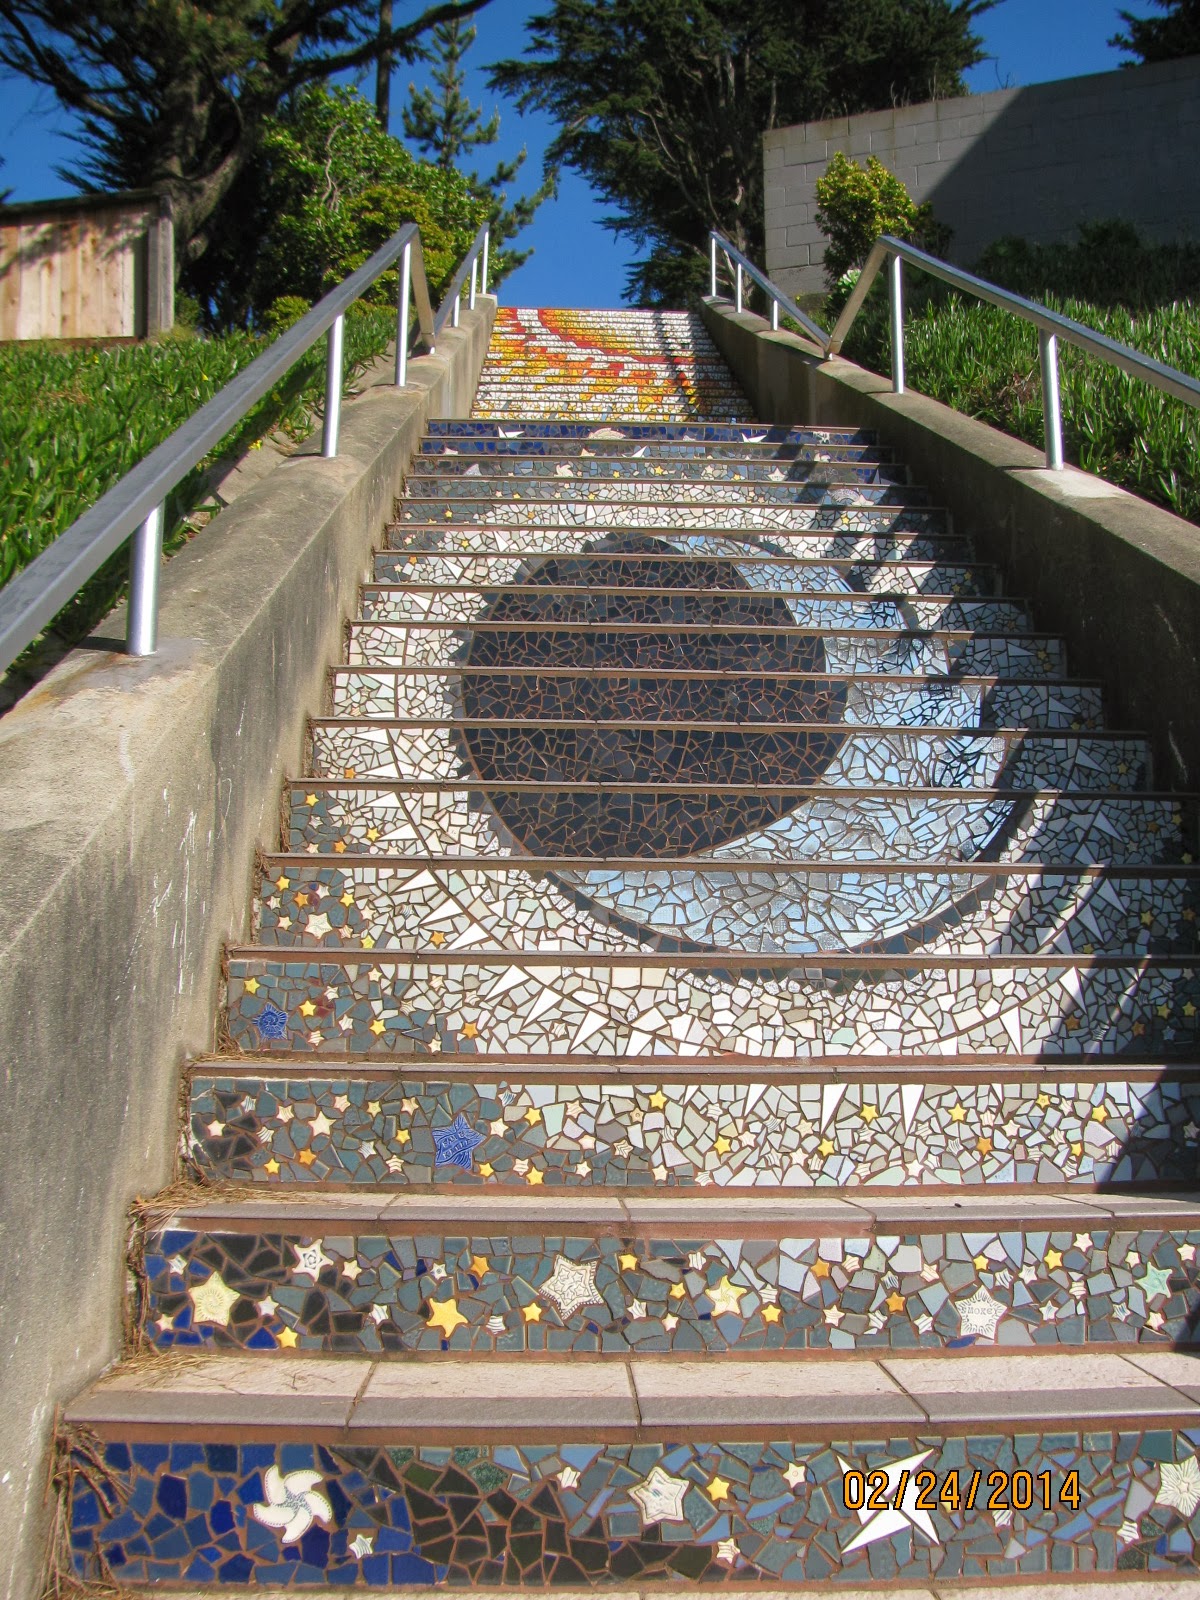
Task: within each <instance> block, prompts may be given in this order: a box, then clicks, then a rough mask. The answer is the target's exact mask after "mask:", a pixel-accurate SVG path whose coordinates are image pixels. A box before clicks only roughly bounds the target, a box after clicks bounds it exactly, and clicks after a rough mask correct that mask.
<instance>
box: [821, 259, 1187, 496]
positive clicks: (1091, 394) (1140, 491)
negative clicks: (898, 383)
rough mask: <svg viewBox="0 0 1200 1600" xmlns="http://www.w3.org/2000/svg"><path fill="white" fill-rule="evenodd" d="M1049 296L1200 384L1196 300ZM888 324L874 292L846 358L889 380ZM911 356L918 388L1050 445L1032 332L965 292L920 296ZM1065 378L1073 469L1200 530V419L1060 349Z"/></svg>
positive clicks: (909, 329)
mask: <svg viewBox="0 0 1200 1600" xmlns="http://www.w3.org/2000/svg"><path fill="white" fill-rule="evenodd" d="M915 276H916V275H915V274H911V275H910V279H909V281H910V284H912V282H913V279H914V278H915ZM913 287H914V288H915V287H916V286H915V284H914V285H913ZM1039 298H1040V299H1041V300H1042V302H1043V304H1046V305H1049V306H1051V307H1052V308H1053V309H1054V310H1056V311H1060V312H1062V313H1063V315H1064V316H1067V317H1070V318H1072V319H1073V320H1074V321H1076V322H1082V323H1085V324H1086V325H1087V326H1089V327H1092V328H1095V329H1097V331H1099V332H1100V333H1105V334H1107V335H1108V336H1109V337H1110V338H1112V339H1115V340H1117V341H1119V342H1120V343H1121V344H1127V345H1130V346H1132V347H1133V348H1134V349H1135V350H1140V351H1142V352H1143V353H1144V354H1146V355H1150V356H1153V357H1155V358H1156V359H1157V360H1159V361H1162V362H1165V363H1166V364H1167V365H1168V366H1172V367H1178V368H1179V369H1180V370H1181V371H1183V372H1186V373H1189V374H1191V375H1197V376H1200V306H1197V305H1196V304H1194V303H1193V302H1192V301H1190V300H1180V301H1177V302H1175V303H1173V304H1168V305H1160V306H1156V307H1150V308H1147V309H1142V310H1136V311H1132V310H1128V309H1125V308H1123V307H1121V306H1104V305H1096V304H1094V303H1092V302H1089V301H1086V300H1077V299H1068V298H1060V297H1058V296H1055V295H1050V294H1044V295H1042V296H1039ZM914 302H915V303H914ZM886 314H887V313H886V300H885V298H884V295H883V293H882V292H881V291H880V290H879V289H876V290H873V291H872V294H871V296H870V297H869V299H868V303H867V306H866V308H864V311H863V313H862V314H861V315H860V317H859V320H858V322H857V323H856V324H855V326H854V329H853V330H852V332H851V337H850V339H849V341H848V342H847V345H846V349H845V354H846V356H847V357H848V359H850V360H852V361H858V362H861V363H862V365H864V366H867V367H870V368H872V370H874V371H876V372H881V373H885V374H886V373H888V372H890V370H891V358H890V352H889V346H888V341H887V327H886ZM904 350H905V364H906V368H907V377H908V383H909V386H910V388H912V389H915V390H917V391H918V392H919V393H921V394H925V395H929V396H930V397H931V398H933V399H935V400H941V401H943V402H944V403H945V404H946V405H950V406H953V407H954V409H955V410H956V411H963V412H966V413H967V414H968V415H969V416H973V417H979V418H980V419H981V420H982V421H984V422H989V423H991V424H993V425H994V426H995V427H997V428H1000V429H1002V430H1003V431H1004V432H1005V433H1009V434H1013V435H1015V436H1016V437H1017V438H1019V439H1024V440H1025V441H1026V442H1027V443H1029V444H1032V445H1036V446H1038V447H1039V448H1040V447H1041V445H1042V443H1043V431H1042V385H1041V369H1040V366H1039V363H1038V341H1037V333H1036V330H1035V329H1033V328H1031V327H1030V326H1029V325H1028V324H1026V323H1023V322H1020V321H1018V320H1017V318H1016V317H1014V316H1011V315H1009V314H1008V313H1006V312H1003V311H1000V310H999V309H997V308H996V307H993V306H987V305H981V304H980V303H979V302H977V301H971V300H967V299H963V298H962V297H960V296H958V295H956V294H952V293H942V292H940V291H935V292H933V293H932V294H926V295H924V296H920V293H919V291H918V293H917V294H912V295H911V296H910V311H909V315H908V317H907V319H906V323H905V339H904ZM1059 371H1060V384H1061V389H1062V411H1063V445H1064V453H1065V455H1066V457H1067V460H1068V461H1070V462H1072V463H1074V464H1075V465H1076V466H1080V467H1083V468H1085V469H1086V470H1087V471H1089V472H1094V473H1096V474H1097V475H1099V476H1100V477H1103V478H1107V479H1108V480H1109V482H1111V483H1116V484H1119V485H1120V486H1121V487H1122V488H1125V489H1129V490H1131V491H1132V492H1133V493H1134V494H1137V495H1141V496H1142V497H1143V498H1144V499H1146V500H1150V501H1153V502H1154V503H1155V504H1156V505H1160V506H1164V507H1166V509H1167V510H1169V511H1173V512H1175V513H1176V515H1178V516H1181V517H1186V518H1188V519H1189V520H1190V521H1192V522H1200V412H1197V411H1196V410H1194V409H1193V408H1192V407H1190V406H1188V405H1185V404H1184V402H1183V401H1181V400H1175V399H1172V398H1171V397H1170V396H1169V395H1165V394H1163V393H1161V392H1160V391H1159V390H1157V389H1153V388H1151V387H1150V386H1149V385H1148V384H1145V383H1143V382H1141V381H1140V380H1139V379H1136V378H1130V377H1127V376H1126V375H1125V374H1124V373H1122V372H1120V371H1118V370H1117V369H1116V368H1115V367H1111V366H1109V365H1108V364H1107V363H1105V362H1102V361H1098V360H1095V359H1094V358H1093V357H1091V356H1088V355H1085V354H1084V353H1083V352H1082V351H1080V350H1077V349H1075V348H1074V347H1072V346H1070V345H1067V344H1064V343H1062V342H1061V341H1060V344H1059Z"/></svg>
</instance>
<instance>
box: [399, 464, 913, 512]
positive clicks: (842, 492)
mask: <svg viewBox="0 0 1200 1600" xmlns="http://www.w3.org/2000/svg"><path fill="white" fill-rule="evenodd" d="M779 478H780V480H783V473H782V472H780V473H779ZM518 484H519V485H520V487H519V488H518V487H517V485H518ZM701 485H702V486H703V491H704V493H703V500H704V504H705V505H714V506H722V505H728V506H777V505H787V506H790V505H814V506H849V507H857V506H863V505H869V506H920V505H925V504H927V503H928V495H927V494H926V493H925V491H923V490H918V489H909V488H903V487H900V486H897V485H894V484H870V483H853V484H841V485H839V484H825V483H819V482H817V483H812V482H799V483H797V482H787V481H779V482H772V481H771V480H770V478H766V479H764V480H754V479H746V478H743V479H742V481H740V482H739V481H736V480H734V481H729V480H725V479H716V478H712V477H710V478H708V479H707V480H705V479H702V478H697V479H689V478H678V477H672V478H669V479H668V478H666V477H663V478H662V480H661V481H660V480H659V478H658V476H657V475H654V476H649V477H646V478H636V479H627V480H626V479H620V478H614V477H605V478H601V477H599V476H598V475H597V476H595V477H591V476H589V477H587V478H581V477H575V476H574V475H567V474H564V473H562V472H558V473H555V474H554V476H553V477H546V478H541V477H537V478H535V477H533V476H531V475H523V476H521V477H519V478H516V479H501V480H500V481H499V482H496V483H493V482H491V481H489V480H488V479H486V478H484V477H482V476H480V477H473V476H471V474H470V473H455V474H454V475H452V476H451V477H450V478H446V477H444V476H443V475H442V474H441V473H431V474H429V475H428V476H423V475H420V474H415V475H413V476H411V477H410V478H409V479H408V481H407V484H406V486H405V495H406V498H407V500H408V503H409V509H410V510H411V512H412V515H413V518H414V520H419V519H420V516H421V513H422V511H423V509H424V502H425V501H427V500H433V501H436V502H438V510H440V509H441V505H442V503H444V502H445V501H446V499H447V498H448V497H449V498H452V499H453V500H454V501H456V502H457V501H462V500H466V501H471V502H475V501H482V502H484V503H485V504H486V503H490V502H492V501H503V502H506V503H507V502H512V501H514V500H519V501H520V502H521V503H522V505H528V504H530V503H534V504H541V503H544V502H558V501H576V500H587V501H597V502H599V503H601V504H606V505H610V504H611V505H631V504H642V505H674V504H676V503H677V502H679V501H681V500H683V501H686V500H690V499H691V498H692V496H693V492H694V490H695V489H696V488H699V487H700V486H701Z"/></svg>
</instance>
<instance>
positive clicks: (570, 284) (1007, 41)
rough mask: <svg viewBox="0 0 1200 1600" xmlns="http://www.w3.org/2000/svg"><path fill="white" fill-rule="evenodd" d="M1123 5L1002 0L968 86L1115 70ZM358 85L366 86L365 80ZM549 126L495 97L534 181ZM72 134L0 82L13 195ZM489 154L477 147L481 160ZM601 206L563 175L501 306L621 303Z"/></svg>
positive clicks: (42, 103)
mask: <svg viewBox="0 0 1200 1600" xmlns="http://www.w3.org/2000/svg"><path fill="white" fill-rule="evenodd" d="M539 9H541V7H540V6H538V5H537V4H536V3H534V4H531V3H530V0H491V3H490V4H489V5H487V6H485V8H484V9H483V10H482V11H481V12H480V13H479V15H478V17H477V19H476V23H477V27H478V30H479V37H478V39H477V40H476V43H475V46H474V49H473V51H472V58H471V59H472V61H473V70H472V72H471V79H472V81H471V83H470V89H471V93H472V97H473V98H474V99H475V100H476V101H477V102H479V101H482V102H484V105H485V109H490V107H491V105H492V103H493V101H492V97H490V96H488V94H487V91H486V88H485V86H484V82H483V79H484V72H483V68H484V67H485V66H486V64H487V63H488V62H490V61H495V60H497V59H499V58H500V57H502V56H507V55H518V54H520V52H521V48H522V43H523V37H524V29H523V23H524V19H525V18H526V16H529V15H531V14H533V13H535V12H536V11H538V10H539ZM1121 9H1126V10H1130V11H1133V12H1134V13H1135V14H1136V15H1139V16H1146V15H1149V14H1150V13H1151V11H1152V9H1153V8H1152V7H1151V6H1150V4H1149V3H1148V0H1001V3H1000V4H999V5H997V6H996V8H995V10H993V11H991V12H989V13H988V14H987V15H986V16H984V17H983V18H982V20H981V22H980V25H979V31H980V32H981V33H982V34H983V36H984V39H985V42H986V48H987V51H988V55H989V59H988V60H987V61H985V62H982V63H981V64H980V65H979V66H978V67H976V68H974V69H973V70H972V72H971V74H970V85H971V88H972V89H974V90H976V91H978V92H985V91H987V90H989V89H996V88H1010V87H1011V88H1016V87H1019V86H1021V85H1024V84H1027V83H1042V82H1045V81H1047V80H1048V79H1052V78H1073V77H1078V76H1080V75H1081V74H1083V73H1087V72H1107V71H1111V70H1112V69H1113V68H1114V67H1116V66H1117V65H1118V62H1119V59H1120V58H1119V55H1118V52H1116V51H1115V50H1111V49H1109V47H1108V45H1107V43H1106V41H1107V40H1108V38H1109V37H1110V36H1111V35H1112V34H1113V33H1114V32H1115V31H1116V29H1117V27H1118V15H1117V14H1118V12H1119V11H1120V10H1121ZM410 77H417V78H418V81H419V79H420V74H419V72H417V73H413V72H411V71H409V70H407V69H401V70H400V71H398V72H397V74H396V81H395V84H394V86H393V90H392V103H393V107H397V108H398V106H399V105H400V104H401V103H402V102H403V100H404V98H405V96H406V94H407V88H408V82H409V79H410ZM364 87H365V89H366V91H367V92H368V93H369V92H370V91H371V88H372V84H371V83H367V84H366V85H364ZM394 122H395V127H394V129H393V131H398V127H399V113H398V110H397V111H396V113H395V117H394ZM552 131H553V130H552V128H551V126H550V124H549V123H548V122H547V121H546V120H545V119H543V118H541V117H520V116H518V115H517V113H516V111H515V110H513V109H512V108H511V107H506V106H504V105H502V106H501V130H500V142H499V144H498V145H497V147H496V150H497V152H498V153H500V154H503V155H505V156H509V155H511V154H513V153H514V152H515V151H516V150H518V149H520V147H521V146H522V145H525V146H526V147H527V148H528V151H529V160H528V165H527V171H529V173H530V176H531V178H535V177H536V175H537V173H538V172H539V171H540V167H541V156H542V152H543V150H544V149H545V147H546V144H547V143H548V141H549V139H550V136H551V133H552ZM69 132H70V121H69V119H68V118H67V117H66V116H65V115H64V114H63V113H62V112H60V111H59V110H58V109H57V107H56V105H55V102H54V100H53V98H52V97H51V96H50V95H49V94H48V93H46V92H45V91H42V92H40V93H38V92H35V91H33V90H32V89H31V88H30V86H29V85H28V84H26V83H24V82H22V81H20V80H16V81H13V80H9V81H7V82H5V83H4V85H3V97H2V99H0V155H3V156H4V158H5V165H4V167H3V169H0V187H5V186H11V187H12V189H13V191H14V198H15V199H20V200H32V199H41V198H48V197H50V196H53V195H58V194H68V193H70V192H71V191H70V188H69V186H68V185H66V184H64V183H63V182H62V180H61V179H60V178H58V177H56V176H55V173H54V168H55V166H57V165H59V164H61V163H64V162H69V161H70V160H71V159H72V156H73V153H74V150H75V146H74V145H73V144H72V142H71V140H70V138H69ZM489 154H490V152H488V151H482V152H480V161H479V165H480V167H481V168H482V167H484V166H485V161H486V157H487V156H488V155H489ZM603 215H604V207H603V206H602V205H601V204H600V203H599V202H598V201H596V200H595V198H594V197H593V196H592V194H591V192H590V190H589V189H588V187H587V185H586V184H585V183H583V182H582V180H580V179H579V178H576V177H574V176H573V175H572V174H570V173H567V174H564V176H563V181H562V185H561V189H560V193H559V197H558V199H557V200H555V201H552V202H549V203H547V204H546V205H544V206H543V207H542V209H541V211H540V212H539V213H538V216H537V219H536V221H535V222H534V224H533V226H532V227H531V228H530V230H529V233H528V235H527V236H526V239H525V241H524V242H527V243H529V244H532V245H533V247H534V255H533V256H532V258H531V259H530V260H529V261H528V262H527V263H526V265H525V266H524V267H522V268H521V269H520V270H519V271H518V272H517V273H515V274H514V275H513V276H512V277H511V278H510V279H508V281H507V282H506V283H505V285H504V298H505V299H506V300H507V301H508V303H509V304H520V305H543V306H545V305H567V306H571V305H575V306H589V305H590V306H605V305H618V304H620V299H621V291H622V288H623V284H624V275H625V267H626V265H627V263H628V262H629V260H630V259H631V257H632V255H633V251H632V249H631V248H630V247H629V246H628V245H626V244H624V243H623V242H621V241H619V240H617V239H616V238H614V236H613V235H612V234H611V233H610V232H609V231H608V230H607V229H606V228H604V227H603V226H602V225H601V218H602V217H603Z"/></svg>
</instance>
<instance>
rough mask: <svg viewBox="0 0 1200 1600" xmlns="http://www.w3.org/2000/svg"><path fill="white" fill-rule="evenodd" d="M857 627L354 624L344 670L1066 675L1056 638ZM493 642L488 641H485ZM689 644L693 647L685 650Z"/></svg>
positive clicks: (863, 622)
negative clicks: (462, 666)
mask: <svg viewBox="0 0 1200 1600" xmlns="http://www.w3.org/2000/svg"><path fill="white" fill-rule="evenodd" d="M856 620H857V621H858V623H859V626H857V627H853V628H846V627H842V628H837V629H834V628H826V627H822V626H820V624H818V623H810V624H802V623H791V624H788V625H784V626H770V627H759V626H754V625H747V624H740V625H734V624H720V623H716V624H709V625H708V626H707V627H706V626H703V625H702V624H699V623H665V624H657V623H620V622H614V623H605V624H599V623H594V624H590V625H589V624H582V623H576V624H574V625H562V624H551V625H542V626H540V627H538V626H526V625H514V624H512V623H502V622H495V621H491V620H490V619H487V618H484V619H483V620H481V621H478V622H472V623H464V624H457V625H456V624H454V623H452V622H416V621H409V622H390V623H389V622H357V621H355V622H351V623H350V624H349V625H348V628H347V649H346V664H347V665H348V666H406V665H411V666H429V667H437V666H442V667H452V666H457V665H458V664H459V663H460V662H463V661H464V657H466V658H467V664H469V663H470V662H471V661H473V662H474V663H475V664H477V665H478V664H482V665H486V666H492V665H495V666H497V667H499V668H501V669H502V670H504V669H507V668H508V667H511V666H563V667H570V666H574V667H588V668H596V669H598V668H601V667H606V668H608V669H610V670H611V669H614V668H621V667H627V668H630V669H632V670H635V671H637V672H639V673H645V672H650V673H653V672H655V671H657V670H660V669H662V668H669V667H678V666H688V667H692V668H698V669H703V670H706V671H708V672H710V673H711V674H713V675H714V676H715V675H718V674H720V675H722V676H725V677H733V678H736V679H739V680H740V679H741V676H742V673H743V672H744V671H745V670H747V669H757V670H758V671H759V672H767V673H771V674H774V673H777V672H780V671H785V672H796V671H806V672H816V673H820V672H825V673H845V674H847V675H856V674H859V673H867V674H871V675H875V674H879V673H902V674H905V675H907V676H913V675H916V674H922V675H924V674H932V675H934V676H938V677H946V676H952V677H960V676H966V677H996V678H1048V679H1049V678H1064V677H1066V676H1067V659H1066V651H1065V648H1064V645H1063V641H1062V639H1061V638H1060V637H1059V636H1058V635H1056V634H1041V633H1022V634H1013V633H1006V632H993V633H977V632H973V631H972V630H970V629H965V628H964V629H953V628H937V629H931V630H927V631H924V632H922V631H919V630H912V629H909V628H907V627H905V626H904V625H903V624H901V626H899V627H894V628H881V627H873V626H871V625H870V624H869V623H868V622H867V620H866V619H865V618H858V619H856ZM485 640H486V641H487V642H486V643H485V642H484V641H485ZM685 645H688V646H690V648H688V649H686V650H685Z"/></svg>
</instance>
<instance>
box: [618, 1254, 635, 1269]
mask: <svg viewBox="0 0 1200 1600" xmlns="http://www.w3.org/2000/svg"><path fill="white" fill-rule="evenodd" d="M617 1260H618V1261H619V1262H620V1263H621V1271H622V1272H632V1271H633V1269H634V1268H635V1267H636V1266H637V1264H638V1258H637V1257H636V1256H634V1255H630V1254H628V1253H625V1254H624V1255H619V1256H618V1257H617Z"/></svg>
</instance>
